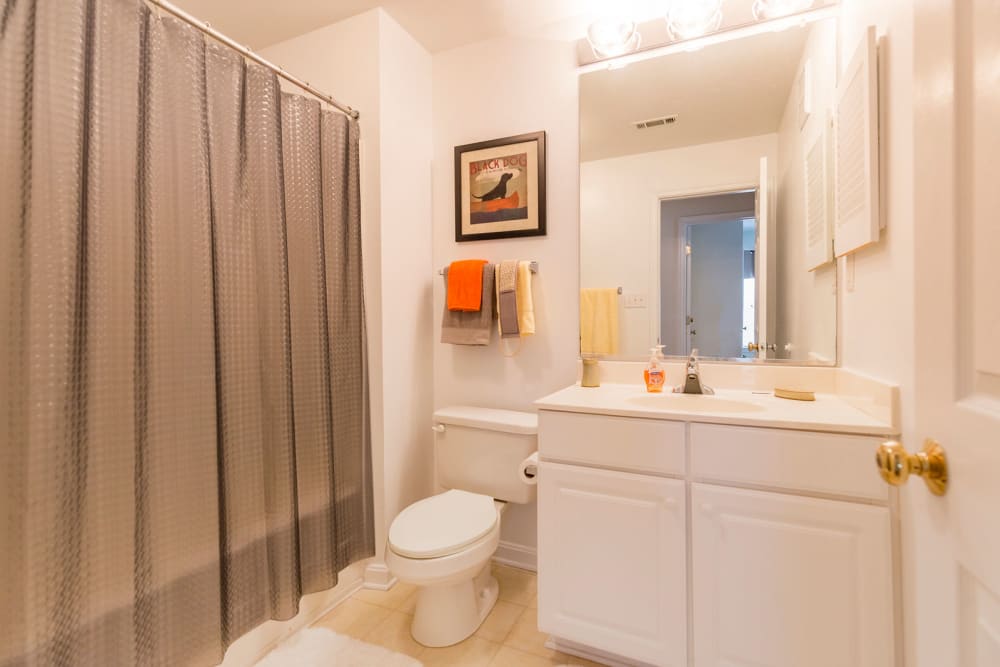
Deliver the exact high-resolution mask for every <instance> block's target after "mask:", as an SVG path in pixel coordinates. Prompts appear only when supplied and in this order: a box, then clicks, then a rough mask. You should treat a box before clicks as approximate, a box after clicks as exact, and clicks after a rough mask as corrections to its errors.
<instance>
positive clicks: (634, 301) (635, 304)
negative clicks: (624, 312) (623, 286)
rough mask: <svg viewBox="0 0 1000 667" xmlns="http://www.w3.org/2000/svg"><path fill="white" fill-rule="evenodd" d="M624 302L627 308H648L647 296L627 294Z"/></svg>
mask: <svg viewBox="0 0 1000 667" xmlns="http://www.w3.org/2000/svg"><path fill="white" fill-rule="evenodd" d="M624 302H625V307H626V308H645V307H646V295H645V294H626V295H624Z"/></svg>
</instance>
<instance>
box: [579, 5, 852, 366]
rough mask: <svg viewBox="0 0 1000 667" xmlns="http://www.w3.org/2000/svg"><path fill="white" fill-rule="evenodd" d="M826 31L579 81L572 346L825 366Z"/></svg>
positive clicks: (829, 61)
mask: <svg viewBox="0 0 1000 667" xmlns="http://www.w3.org/2000/svg"><path fill="white" fill-rule="evenodd" d="M836 30H837V28H836V21H835V20H834V19H825V20H821V21H817V22H814V23H810V24H807V25H804V26H800V27H796V28H793V29H789V30H785V31H782V32H765V33H761V34H754V35H749V36H746V37H742V38H735V39H733V40H730V41H724V42H721V43H717V44H712V45H710V46H706V47H704V48H702V49H701V50H698V51H691V52H687V51H685V52H679V53H673V54H669V55H665V56H662V57H659V58H653V59H649V60H646V61H642V62H637V63H632V64H630V65H629V66H628V67H625V68H623V69H612V70H599V71H593V72H588V73H585V74H583V75H581V78H580V162H581V164H580V264H581V267H580V276H581V285H580V287H581V313H580V316H581V337H580V338H581V354H583V355H584V356H602V357H610V358H619V359H645V358H647V357H648V350H649V348H650V347H652V346H653V345H656V344H658V343H659V344H662V345H664V347H665V353H666V354H667V355H687V354H689V353H690V352H691V350H692V349H693V348H697V349H698V350H699V352H700V354H701V355H702V356H703V357H716V358H722V359H743V360H750V359H767V360H784V361H792V362H796V363H817V364H832V363H835V362H836V347H837V345H836V331H837V322H836V317H837V273H836V267H835V265H834V264H833V263H823V261H824V260H822V259H820V261H818V262H817V261H815V257H816V256H817V252H816V244H828V243H829V234H828V227H827V226H828V225H829V221H830V218H831V215H830V206H831V192H832V178H830V176H832V169H831V168H829V164H828V162H829V159H830V158H829V155H830V151H829V150H828V147H829V142H830V141H831V138H832V133H831V130H830V109H831V107H832V104H833V102H834V92H835V86H836V74H835V72H836V48H837V34H836ZM807 208H808V209H809V210H808V211H807ZM807 220H808V222H807ZM810 243H812V244H813V247H812V250H811V251H810V252H809V254H807V248H808V247H809V244H810ZM826 250H828V249H826V248H820V252H819V253H818V255H819V256H820V257H821V258H822V257H825V256H827V255H828V254H829V253H828V252H826ZM807 257H808V258H809V259H807ZM817 264H818V266H817Z"/></svg>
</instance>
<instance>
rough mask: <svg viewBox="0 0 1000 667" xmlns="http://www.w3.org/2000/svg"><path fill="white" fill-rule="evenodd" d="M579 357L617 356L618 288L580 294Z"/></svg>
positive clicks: (592, 290) (596, 289)
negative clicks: (593, 355) (584, 355)
mask: <svg viewBox="0 0 1000 667" xmlns="http://www.w3.org/2000/svg"><path fill="white" fill-rule="evenodd" d="M580 352H581V354H605V355H608V354H618V288H617V287H608V288H585V289H581V290H580Z"/></svg>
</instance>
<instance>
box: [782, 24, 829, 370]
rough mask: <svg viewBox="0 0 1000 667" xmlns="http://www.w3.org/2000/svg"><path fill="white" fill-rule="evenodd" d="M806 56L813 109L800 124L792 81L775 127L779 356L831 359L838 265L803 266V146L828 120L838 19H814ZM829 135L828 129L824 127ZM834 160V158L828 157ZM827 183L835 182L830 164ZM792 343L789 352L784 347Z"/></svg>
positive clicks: (803, 57)
mask: <svg viewBox="0 0 1000 667" xmlns="http://www.w3.org/2000/svg"><path fill="white" fill-rule="evenodd" d="M806 61H808V62H809V66H810V72H811V76H812V86H811V88H812V103H813V110H812V113H811V114H810V116H809V119H808V120H807V121H806V123H805V125H803V126H802V127H801V128H800V126H799V111H798V109H799V100H798V97H797V95H796V91H795V89H794V87H793V90H792V92H791V94H790V95H789V97H788V100H787V102H786V103H785V110H784V112H783V114H782V117H781V124H780V126H779V128H778V169H777V171H778V174H777V182H778V188H777V193H776V196H777V215H776V216H775V223H776V224H775V228H776V232H777V234H776V239H775V241H776V244H777V248H778V252H777V276H776V277H777V286H776V287H777V290H776V297H777V299H776V306H777V311H778V312H777V322H776V325H777V328H776V338H775V340H774V341H769V342H774V343H775V344H777V346H778V351H777V355H778V357H779V358H794V359H806V360H807V359H810V358H812V359H817V360H829V361H833V360H835V359H836V356H837V268H836V265H835V264H832V263H831V264H829V265H827V266H825V267H821V268H819V269H816V270H815V271H808V270H806V266H805V264H806V261H805V257H806V255H805V253H806V236H805V214H806V211H805V178H804V171H803V170H804V163H805V160H804V155H805V147H806V146H811V145H812V142H813V141H814V139H815V138H816V137H817V136H819V135H820V133H821V132H822V131H823V129H824V127H825V126H828V125H829V119H830V113H831V110H832V108H833V103H834V98H835V96H836V87H837V22H836V21H834V20H828V21H820V22H818V23H814V24H812V26H811V28H810V31H809V37H808V38H807V40H806V45H805V48H804V49H803V53H802V59H801V60H800V62H799V71H800V72H801V71H802V68H803V66H804V64H805V62H806ZM828 136H829V137H831V138H832V129H831V130H830V131H829V132H828ZM830 164H831V165H832V162H831V163H830ZM829 183H830V187H831V188H832V187H833V180H832V170H831V175H830V180H829ZM787 343H790V344H791V345H792V349H791V351H790V352H789V353H786V352H785V350H784V346H785V344H787Z"/></svg>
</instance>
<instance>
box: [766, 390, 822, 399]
mask: <svg viewBox="0 0 1000 667" xmlns="http://www.w3.org/2000/svg"><path fill="white" fill-rule="evenodd" d="M774 395H775V396H777V397H778V398H787V399H789V400H792V401H815V400H816V393H815V392H812V391H799V390H797V389H779V388H778V387H775V388H774Z"/></svg>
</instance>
